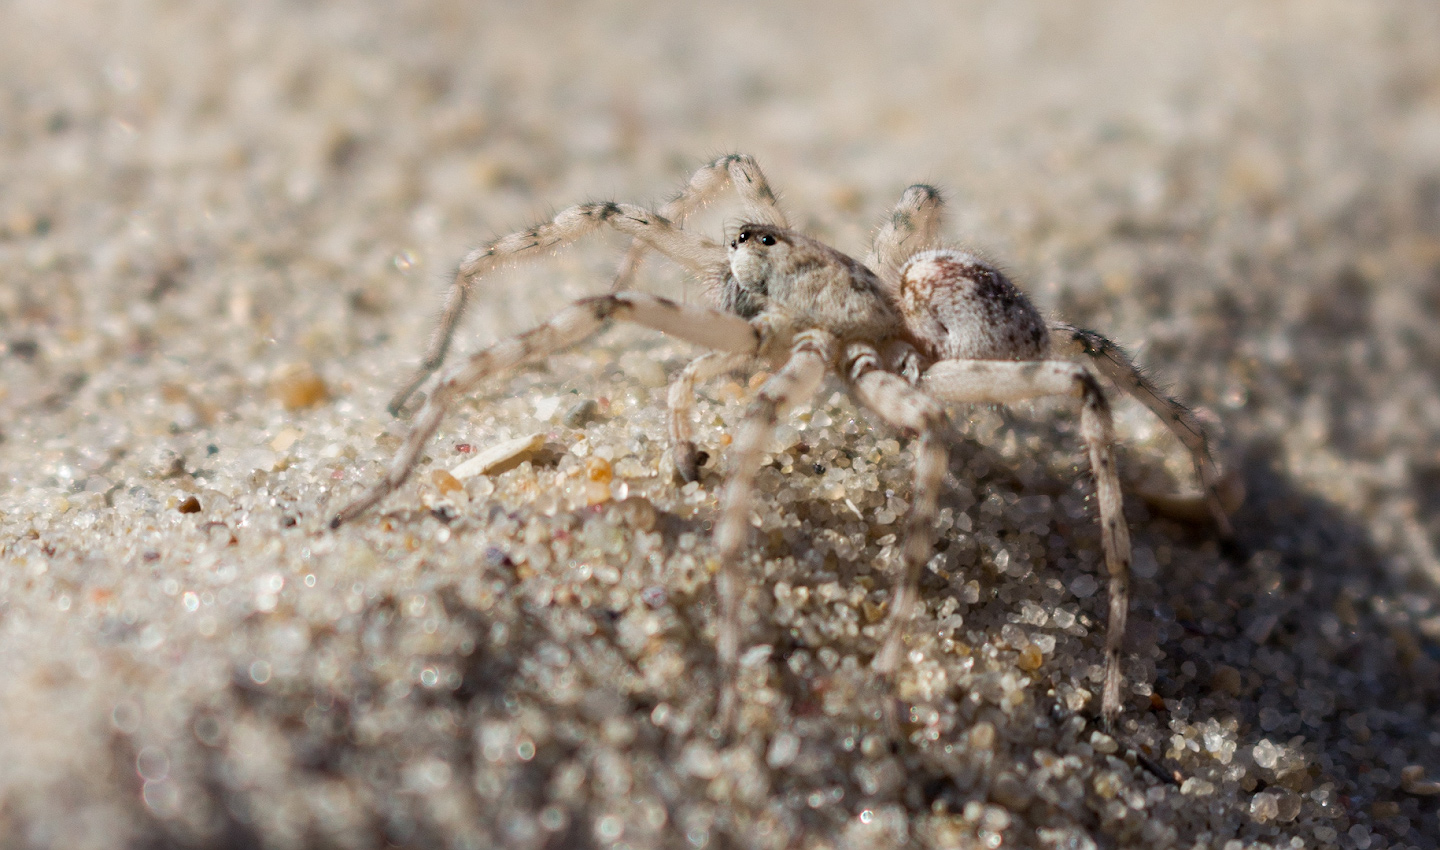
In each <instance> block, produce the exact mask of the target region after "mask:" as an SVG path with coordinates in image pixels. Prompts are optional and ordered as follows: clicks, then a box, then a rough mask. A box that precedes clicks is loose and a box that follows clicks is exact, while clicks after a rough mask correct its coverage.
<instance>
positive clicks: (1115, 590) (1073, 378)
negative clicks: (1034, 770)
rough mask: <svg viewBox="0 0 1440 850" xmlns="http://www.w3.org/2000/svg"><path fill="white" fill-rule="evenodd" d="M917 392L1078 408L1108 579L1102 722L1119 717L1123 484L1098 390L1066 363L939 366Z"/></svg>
mask: <svg viewBox="0 0 1440 850" xmlns="http://www.w3.org/2000/svg"><path fill="white" fill-rule="evenodd" d="M920 386H921V388H922V389H924V390H925V391H926V392H928V393H930V394H931V395H933V396H935V397H936V398H940V399H944V400H946V401H957V402H979V403H991V404H1011V403H1014V402H1017V401H1026V400H1029V399H1034V398H1043V397H1045V396H1072V397H1078V398H1079V400H1080V436H1081V439H1083V440H1084V441H1085V448H1086V451H1087V452H1088V454H1089V456H1090V469H1091V472H1092V473H1093V474H1094V476H1095V497H1096V501H1097V502H1098V503H1099V505H1100V542H1101V546H1102V548H1103V549H1104V550H1105V567H1106V571H1107V572H1108V573H1109V579H1110V582H1109V601H1110V618H1109V624H1108V626H1107V627H1106V634H1105V684H1104V688H1103V690H1102V693H1101V700H1100V705H1101V711H1102V713H1103V715H1104V717H1105V719H1106V721H1107V722H1111V721H1113V720H1114V719H1115V717H1116V716H1117V715H1118V714H1119V713H1120V685H1121V681H1122V678H1121V675H1120V648H1121V646H1122V645H1123V643H1124V640H1125V624H1126V620H1127V619H1128V612H1129V610H1130V529H1129V526H1127V525H1126V524H1125V513H1124V505H1123V497H1122V496H1121V493H1120V476H1119V473H1118V471H1117V470H1116V468H1115V457H1114V454H1113V451H1112V449H1111V446H1112V444H1113V443H1114V441H1115V426H1114V423H1113V421H1112V417H1111V414H1110V403H1109V402H1108V401H1107V400H1106V398H1105V393H1104V391H1103V390H1102V389H1101V387H1100V383H1099V382H1098V381H1097V380H1096V379H1095V376H1094V375H1091V374H1090V372H1089V370H1087V369H1086V368H1085V367H1084V366H1081V365H1079V364H1076V363H1071V362H1070V361H1068V360H1035V361H999V360H944V361H941V362H939V363H936V364H935V365H933V366H931V367H930V369H929V370H928V371H927V372H926V373H925V375H924V377H922V378H921V380H920Z"/></svg>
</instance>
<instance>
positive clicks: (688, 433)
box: [670, 351, 749, 481]
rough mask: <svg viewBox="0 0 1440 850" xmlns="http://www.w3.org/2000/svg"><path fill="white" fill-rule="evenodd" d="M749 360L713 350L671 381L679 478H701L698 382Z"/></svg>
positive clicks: (672, 430) (672, 453)
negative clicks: (697, 439) (697, 433)
mask: <svg viewBox="0 0 1440 850" xmlns="http://www.w3.org/2000/svg"><path fill="white" fill-rule="evenodd" d="M748 360H749V358H747V357H745V356H744V355H740V354H724V353H721V352H718V351H712V352H710V353H708V354H702V355H700V356H699V357H697V358H695V359H694V360H692V361H690V365H688V366H686V367H685V369H684V371H682V372H681V373H680V374H679V375H677V376H676V378H675V380H674V381H672V382H671V383H670V457H671V462H672V465H673V466H674V467H675V477H676V478H678V479H679V480H681V481H698V480H699V478H700V458H699V453H698V452H697V451H696V450H695V424H694V416H695V385H696V384H697V383H699V382H701V381H708V380H710V379H711V378H714V377H716V376H717V375H723V374H725V373H726V372H729V371H731V370H734V369H738V368H739V367H741V366H743V365H745V363H746V362H748Z"/></svg>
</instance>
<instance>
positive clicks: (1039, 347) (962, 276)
mask: <svg viewBox="0 0 1440 850" xmlns="http://www.w3.org/2000/svg"><path fill="white" fill-rule="evenodd" d="M899 304H900V312H901V314H902V315H903V316H904V318H905V327H906V329H907V330H908V331H909V332H910V334H911V336H912V337H913V338H914V341H915V342H916V343H917V344H918V345H919V347H920V349H921V351H922V352H924V353H925V355H926V356H928V357H929V358H930V359H932V360H1039V359H1042V358H1043V357H1044V356H1045V354H1046V352H1047V351H1049V348H1050V335H1049V332H1048V331H1047V330H1046V328H1045V320H1044V319H1042V318H1041V317H1040V312H1039V311H1038V310H1036V309H1035V305H1033V304H1031V303H1030V299H1029V298H1026V297H1025V293H1023V292H1021V291H1020V290H1019V289H1017V288H1015V285H1014V284H1013V283H1011V282H1010V280H1009V279H1008V278H1006V277H1005V275H1004V274H1002V273H1001V272H1000V270H999V269H996V268H995V267H994V266H991V265H990V264H988V263H986V262H985V261H983V260H981V259H979V258H978V257H976V256H974V255H972V254H967V253H965V252H963V251H954V250H948V249H942V250H937V251H924V252H921V253H919V254H916V255H915V256H913V257H911V258H910V260H909V261H908V262H906V263H905V265H904V267H902V268H901V270H900V297H899Z"/></svg>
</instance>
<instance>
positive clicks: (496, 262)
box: [388, 203, 725, 415]
mask: <svg viewBox="0 0 1440 850" xmlns="http://www.w3.org/2000/svg"><path fill="white" fill-rule="evenodd" d="M605 225H609V226H610V227H613V228H614V229H616V230H618V231H620V232H622V233H628V234H630V235H632V236H634V237H636V238H637V239H639V240H641V241H643V242H644V243H645V244H647V245H649V246H650V247H651V248H654V249H655V250H657V251H659V252H660V253H662V254H664V255H665V256H667V257H669V258H670V259H672V260H674V261H676V262H677V263H679V264H680V265H682V266H685V267H686V268H688V269H690V270H691V271H695V272H702V273H703V272H704V270H705V269H707V268H709V267H711V266H713V265H715V264H718V263H724V262H725V249H724V248H723V247H722V246H721V245H719V244H718V243H716V242H713V241H711V240H709V239H706V238H704V237H701V236H696V235H694V234H691V233H686V232H685V231H683V230H681V229H680V228H679V227H678V226H676V225H674V224H671V223H670V222H669V221H668V220H666V219H665V217H664V216H661V215H660V214H658V213H656V212H653V211H651V210H647V209H644V208H642V207H636V206H631V205H629V204H614V203H597V204H580V205H579V206H574V207H570V208H568V209H564V210H561V211H560V212H559V213H557V214H556V215H555V217H554V218H553V219H551V220H550V221H547V222H542V223H540V224H537V225H535V226H534V227H532V228H530V229H529V230H524V231H521V232H519V233H512V234H510V235H508V236H502V237H500V238H499V239H496V240H494V241H493V242H491V243H489V244H488V245H486V246H484V247H482V248H477V249H476V250H474V251H471V252H470V254H469V255H467V256H466V257H465V259H464V260H463V261H462V262H461V263H460V268H459V270H458V271H456V272H455V280H454V282H453V283H452V284H451V285H450V291H449V294H448V295H447V296H446V299H445V307H444V309H443V311H442V312H441V314H440V321H439V323H438V324H437V325H436V326H435V332H434V333H433V334H432V335H431V337H430V343H429V345H428V346H427V347H426V350H425V358H424V360H422V361H421V364H420V368H419V369H417V370H416V372H415V374H414V375H413V376H412V377H411V378H410V380H409V381H407V382H406V383H405V385H404V386H403V387H401V388H400V391H399V392H397V393H395V395H394V397H393V398H391V399H390V404H389V405H388V408H389V410H390V413H391V414H392V415H399V413H400V410H401V409H402V408H403V407H404V406H405V402H406V401H408V400H409V398H410V396H411V395H412V394H413V393H414V392H415V390H416V389H417V388H418V387H419V386H420V385H421V384H423V383H424V382H425V381H426V379H428V378H429V377H430V376H431V375H432V374H434V373H435V370H437V369H439V368H440V364H441V363H443V362H445V354H446V352H448V351H449V349H450V341H451V339H452V338H453V337H454V335H455V326H456V325H457V324H458V323H459V321H460V317H461V316H462V315H463V314H464V312H465V304H466V302H467V301H468V300H469V297H470V290H471V289H473V288H474V286H475V281H477V280H479V279H480V278H481V277H483V276H485V275H486V274H489V273H490V272H492V271H494V270H495V269H496V268H498V267H500V266H502V265H504V264H506V263H508V262H512V261H515V260H520V259H530V258H534V257H539V256H542V255H543V254H544V253H545V252H547V251H550V250H552V249H555V248H559V247H561V246H563V245H568V244H569V243H571V242H574V241H576V240H577V239H580V238H581V237H583V236H585V235H587V234H589V233H593V232H594V231H596V230H598V229H599V228H600V227H602V226H605Z"/></svg>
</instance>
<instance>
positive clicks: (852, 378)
mask: <svg viewBox="0 0 1440 850" xmlns="http://www.w3.org/2000/svg"><path fill="white" fill-rule="evenodd" d="M855 348H861V347H860V346H856V347H855ZM858 354H859V356H851V357H847V361H848V368H847V369H846V375H847V378H848V381H849V384H850V387H851V389H852V391H853V392H854V394H855V396H856V398H858V399H859V400H860V403H861V404H864V405H865V406H866V407H868V408H870V409H871V410H872V411H874V412H875V413H877V414H878V415H879V416H880V418H882V419H884V420H885V421H886V422H888V423H889V424H891V425H893V426H894V427H896V428H900V429H902V430H904V431H907V432H910V433H914V434H918V435H919V438H920V439H919V443H918V444H917V445H916V448H915V492H914V497H913V503H912V504H911V505H910V513H909V516H908V517H906V519H905V535H904V538H903V540H904V548H903V549H902V559H903V565H904V567H903V572H902V573H901V576H900V579H899V581H897V582H896V584H895V590H894V593H893V594H892V596H891V601H890V614H889V618H888V619H887V621H886V624H885V639H884V641H883V642H882V643H881V645H880V651H879V652H878V653H876V655H875V660H874V663H873V667H874V669H875V671H876V672H878V673H880V674H882V675H885V676H889V675H891V674H893V673H894V672H895V669H896V667H898V666H899V662H900V651H901V648H902V645H903V642H902V638H903V637H904V634H903V633H904V629H905V624H906V623H908V622H909V621H910V619H911V617H913V616H914V613H915V606H916V604H917V603H918V602H919V600H920V576H921V573H922V571H923V570H924V569H925V564H926V562H927V561H929V560H930V553H931V550H932V547H931V543H932V538H933V537H934V531H933V528H934V524H935V510H936V508H935V506H936V501H937V499H938V498H939V494H940V485H941V482H942V481H943V480H944V477H945V467H946V464H947V463H948V458H949V454H950V453H949V451H948V449H947V448H946V446H945V440H944V438H943V435H944V432H945V430H946V427H947V419H946V416H945V410H944V408H943V407H942V406H941V405H940V404H939V403H938V402H937V401H936V400H935V399H933V398H931V397H930V396H928V395H926V394H925V393H924V392H921V391H920V390H918V389H916V388H915V387H913V386H911V385H910V384H909V382H907V381H906V380H905V379H904V378H903V377H901V376H900V375H896V374H894V373H892V372H886V371H882V370H881V369H880V366H879V361H878V359H877V358H876V357H875V355H874V352H873V349H872V350H871V351H870V352H869V357H866V356H865V354H864V352H858Z"/></svg>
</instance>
